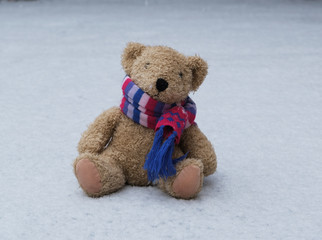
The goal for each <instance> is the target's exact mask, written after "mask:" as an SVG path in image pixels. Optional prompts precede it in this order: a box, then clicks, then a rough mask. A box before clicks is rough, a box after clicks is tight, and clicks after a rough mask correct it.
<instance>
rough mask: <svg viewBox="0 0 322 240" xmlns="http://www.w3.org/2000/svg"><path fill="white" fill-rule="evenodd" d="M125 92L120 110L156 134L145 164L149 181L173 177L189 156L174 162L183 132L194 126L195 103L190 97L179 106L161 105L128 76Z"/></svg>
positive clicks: (125, 80)
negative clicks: (175, 148)
mask: <svg viewBox="0 0 322 240" xmlns="http://www.w3.org/2000/svg"><path fill="white" fill-rule="evenodd" d="M122 90H123V99H122V103H121V105H120V108H121V111H122V112H123V113H124V114H125V115H126V116H127V117H129V118H130V119H132V120H133V121H134V122H136V123H138V124H141V125H143V126H145V127H148V128H151V129H154V130H155V132H156V133H155V137H154V141H153V146H152V148H151V150H150V152H149V154H148V155H147V157H146V161H145V164H144V169H146V170H147V172H148V178H149V180H150V181H154V180H156V179H158V178H159V177H162V178H167V177H169V176H172V175H174V174H175V173H176V170H175V168H174V165H175V164H176V163H177V162H179V161H181V160H183V159H184V158H185V157H186V156H187V154H185V155H184V156H182V157H180V158H178V159H172V153H173V150H174V145H175V144H178V143H179V142H180V137H181V135H182V132H183V130H184V129H186V128H188V127H190V126H191V125H192V124H194V119H195V117H196V105H195V103H194V102H193V101H192V100H191V98H190V97H187V98H186V99H185V100H184V101H182V102H180V103H173V104H166V103H163V102H159V101H157V100H155V99H153V98H151V97H150V96H149V95H148V94H147V93H145V92H144V91H143V90H142V89H140V88H139V87H138V86H137V85H136V84H135V83H134V82H133V81H132V80H131V78H130V77H129V76H126V77H125V79H124V82H123V85H122ZM164 140H165V141H164Z"/></svg>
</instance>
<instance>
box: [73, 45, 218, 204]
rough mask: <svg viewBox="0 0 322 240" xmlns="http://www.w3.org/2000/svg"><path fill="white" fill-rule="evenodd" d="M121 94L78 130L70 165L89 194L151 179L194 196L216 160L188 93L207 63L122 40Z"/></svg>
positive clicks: (179, 195) (185, 196)
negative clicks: (114, 104) (75, 152)
mask: <svg viewBox="0 0 322 240" xmlns="http://www.w3.org/2000/svg"><path fill="white" fill-rule="evenodd" d="M122 67H123V69H124V71H125V73H126V77H125V78H124V80H123V84H122V92H123V98H122V100H121V104H120V106H118V107H112V108H110V109H109V110H106V111H104V112H103V113H102V114H101V115H99V116H98V117H97V118H96V119H95V121H94V122H93V123H92V124H90V125H89V127H88V129H87V130H86V131H85V132H84V133H83V134H82V136H81V139H80V141H79V144H78V152H79V156H78V157H77V158H76V159H75V161H74V164H73V166H74V173H75V176H76V178H77V180H78V182H79V185H80V187H81V188H82V189H83V190H84V192H85V193H86V194H87V195H88V196H90V197H101V196H104V195H107V194H110V193H113V192H116V191H117V190H119V189H121V188H122V187H123V186H124V185H125V184H129V185H132V186H150V185H153V186H155V185H156V186H158V187H159V188H160V189H161V190H163V191H164V192H166V193H167V194H169V195H170V196H173V197H175V198H179V199H192V198H195V197H196V196H197V195H198V193H199V192H200V191H201V189H202V185H203V180H204V177H205V176H208V175H210V174H213V173H214V172H215V170H216V167H217V160H216V154H215V151H214V148H213V146H212V144H211V143H210V141H209V140H208V139H207V137H206V136H205V135H204V134H203V133H202V132H201V130H200V129H199V128H198V125H197V124H196V123H195V122H194V119H195V116H196V104H195V103H194V102H193V101H192V99H191V98H190V97H189V93H190V92H193V91H196V90H197V89H198V88H199V86H200V85H201V84H202V82H203V81H204V79H205V77H206V75H207V71H208V65H207V63H206V62H205V61H204V60H203V59H202V58H200V57H199V56H188V57H187V56H185V55H183V54H181V53H179V52H177V51H176V50H174V49H172V48H170V47H166V46H147V45H143V44H141V43H134V42H130V43H128V44H127V46H126V48H125V49H124V52H123V55H122Z"/></svg>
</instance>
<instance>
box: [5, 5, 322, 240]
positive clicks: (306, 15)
mask: <svg viewBox="0 0 322 240" xmlns="http://www.w3.org/2000/svg"><path fill="white" fill-rule="evenodd" d="M129 41H137V42H141V43H144V44H148V45H167V46H170V47H173V48H175V49H177V50H178V51H180V52H182V53H184V54H186V55H194V54H198V55H200V56H201V57H202V58H204V59H205V60H206V61H207V62H208V64H209V74H208V76H207V78H206V80H205V82H204V84H203V85H202V86H201V87H200V89H199V90H198V91H197V92H196V93H195V94H192V95H191V97H192V98H193V99H194V100H195V102H196V103H197V106H198V115H197V120H196V121H197V122H198V125H199V127H200V128H201V129H202V131H203V132H204V133H205V134H206V135H207V136H208V138H209V140H210V141H211V142H212V143H213V145H214V147H215V150H216V153H217V156H218V169H217V172H216V173H215V174H214V175H212V176H210V177H207V178H206V179H205V182H204V187H203V190H202V192H201V193H200V194H199V196H198V197H197V198H196V199H194V200H190V201H186V200H177V199H174V198H171V197H170V196H168V195H167V194H165V193H163V192H162V191H160V190H159V189H158V188H157V187H131V186H126V187H124V188H123V189H122V190H120V191H118V192H116V193H114V194H111V195H109V196H105V197H102V198H99V199H92V198H89V197H87V196H86V195H85V194H84V193H83V192H82V190H81V189H80V188H79V186H78V183H77V180H76V178H75V176H74V174H73V169H72V162H73V160H74V159H75V157H76V156H77V149H76V147H77V143H78V140H79V139H80V136H81V133H82V132H83V131H84V130H85V129H86V128H87V126H88V125H89V124H90V123H91V122H92V121H93V120H94V119H95V117H96V116H97V115H99V114H100V113H101V112H102V111H104V110H105V109H108V108H110V107H112V106H115V105H118V104H119V103H120V99H121V90H120V88H121V82H122V79H123V77H124V71H123V70H122V67H121V64H120V55H121V54H122V50H123V49H124V47H125V46H126V43H127V42H129ZM321 109H322V2H321V1H313V0H311V1H304V0H303V1H301V0H297V1H291V0H289V1H288V0H281V1H277V0H276V1H251V0H243V1H237V0H235V1H234V0H229V1H224V0H222V1H170V0H167V1H150V0H146V1H144V0H142V1H139V0H136V1H126V0H120V1H116V0H114V1H103V0H101V1H99V0H91V1H90V0H81V1H76V0H55V1H53V0H52V1H50V0H38V1H14V2H12V1H0V120H1V122H0V153H1V167H0V190H1V197H0V239H4V240H7V239H290V240H291V239H292V240H293V239H316V240H318V239H321V238H322V110H321Z"/></svg>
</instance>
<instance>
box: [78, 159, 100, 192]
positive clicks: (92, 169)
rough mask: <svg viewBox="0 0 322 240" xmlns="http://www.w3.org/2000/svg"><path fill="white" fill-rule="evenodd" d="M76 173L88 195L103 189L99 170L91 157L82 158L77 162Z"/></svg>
mask: <svg viewBox="0 0 322 240" xmlns="http://www.w3.org/2000/svg"><path fill="white" fill-rule="evenodd" d="M75 174H76V177H77V180H78V182H79V185H80V186H81V188H82V189H83V190H84V191H85V192H86V193H87V194H88V195H95V194H98V193H99V192H100V191H101V190H102V183H101V176H100V174H99V171H98V170H97V168H96V166H95V164H94V163H93V162H91V161H90V160H89V159H87V158H85V159H81V160H80V161H79V162H78V163H77V165H76V170H75Z"/></svg>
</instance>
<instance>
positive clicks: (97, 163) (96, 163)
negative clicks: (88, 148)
mask: <svg viewBox="0 0 322 240" xmlns="http://www.w3.org/2000/svg"><path fill="white" fill-rule="evenodd" d="M74 172H75V175H76V178H77V180H78V182H79V185H80V186H81V188H82V189H83V190H84V192H85V193H86V194H87V195H88V196H90V197H101V196H103V195H106V194H109V193H112V192H115V191H117V190H118V189H120V188H122V187H123V186H124V184H125V176H124V174H123V171H122V169H121V168H120V167H119V166H118V165H117V163H116V161H115V160H114V159H112V158H111V157H106V156H105V157H104V158H103V157H102V156H98V155H94V154H88V153H86V154H81V155H80V156H79V157H77V158H76V160H75V162H74Z"/></svg>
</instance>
